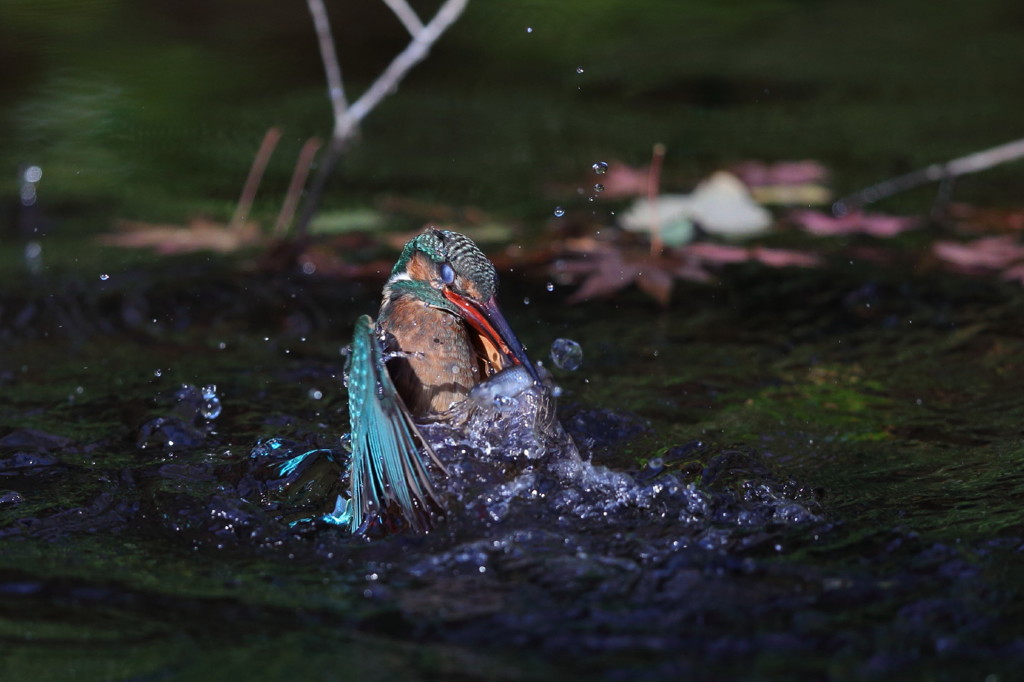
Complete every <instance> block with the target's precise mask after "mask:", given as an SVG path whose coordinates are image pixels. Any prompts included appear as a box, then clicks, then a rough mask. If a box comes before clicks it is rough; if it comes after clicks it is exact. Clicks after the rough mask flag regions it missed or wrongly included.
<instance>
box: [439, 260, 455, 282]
mask: <svg viewBox="0 0 1024 682" xmlns="http://www.w3.org/2000/svg"><path fill="white" fill-rule="evenodd" d="M441 281H442V282H444V283H445V284H451V283H452V282H454V281H455V271H454V270H452V266H450V265H448V264H447V263H443V264H442V265H441Z"/></svg>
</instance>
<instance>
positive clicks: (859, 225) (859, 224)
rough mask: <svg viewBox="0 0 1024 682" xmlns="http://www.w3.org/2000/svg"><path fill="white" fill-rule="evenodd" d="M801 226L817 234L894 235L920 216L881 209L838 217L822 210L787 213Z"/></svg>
mask: <svg viewBox="0 0 1024 682" xmlns="http://www.w3.org/2000/svg"><path fill="white" fill-rule="evenodd" d="M787 217H788V219H789V221H790V222H791V223H793V224H794V225H796V226H797V227H800V228H803V229H804V230H805V231H806V232H809V233H811V234H814V235H818V236H819V237H821V236H832V235H844V234H869V235H871V236H873V237H894V236H896V235H897V234H899V233H901V232H906V231H907V230H910V229H913V228H915V227H917V226H918V224H919V223H920V220H918V219H917V218H911V217H900V216H889V215H883V214H881V213H862V212H860V211H853V212H851V213H848V214H846V215H844V216H840V217H835V216H831V215H828V214H826V213H822V212H821V211H791V212H790V213H789V215H788V216H787Z"/></svg>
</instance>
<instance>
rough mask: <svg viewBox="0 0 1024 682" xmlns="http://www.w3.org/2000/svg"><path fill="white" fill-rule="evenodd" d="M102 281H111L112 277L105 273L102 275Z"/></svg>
mask: <svg viewBox="0 0 1024 682" xmlns="http://www.w3.org/2000/svg"><path fill="white" fill-rule="evenodd" d="M100 279H101V280H103V281H104V282H106V281H107V280H108V279H110V275H108V274H107V273H105V272H104V273H103V274H102V275H100Z"/></svg>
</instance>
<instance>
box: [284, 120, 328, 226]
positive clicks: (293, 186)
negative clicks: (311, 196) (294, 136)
mask: <svg viewBox="0 0 1024 682" xmlns="http://www.w3.org/2000/svg"><path fill="white" fill-rule="evenodd" d="M321 145H323V142H321V141H320V138H318V137H311V138H309V139H308V140H306V143H305V144H304V145H302V150H301V151H299V158H298V159H297V160H296V161H295V170H293V171H292V179H291V182H289V183H288V192H287V193H286V194H285V196H284V203H283V204H281V212H280V213H278V214H277V222H275V223H274V236H275V237H283V236H284V235H285V234H286V233H287V232H288V226H289V225H291V222H292V218H294V217H295V209H296V208H298V207H299V197H301V196H302V188H303V187H305V186H306V178H307V177H309V169H310V168H311V167H312V166H313V159H314V158H316V153H317V152H318V151H320V147H321Z"/></svg>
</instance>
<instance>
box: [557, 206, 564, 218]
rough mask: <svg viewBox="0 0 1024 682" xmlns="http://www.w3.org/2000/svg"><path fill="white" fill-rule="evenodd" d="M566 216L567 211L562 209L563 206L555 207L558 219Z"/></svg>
mask: <svg viewBox="0 0 1024 682" xmlns="http://www.w3.org/2000/svg"><path fill="white" fill-rule="evenodd" d="M564 215H565V209H564V208H562V207H561V206H555V217H556V218H561V217H562V216H564Z"/></svg>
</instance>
